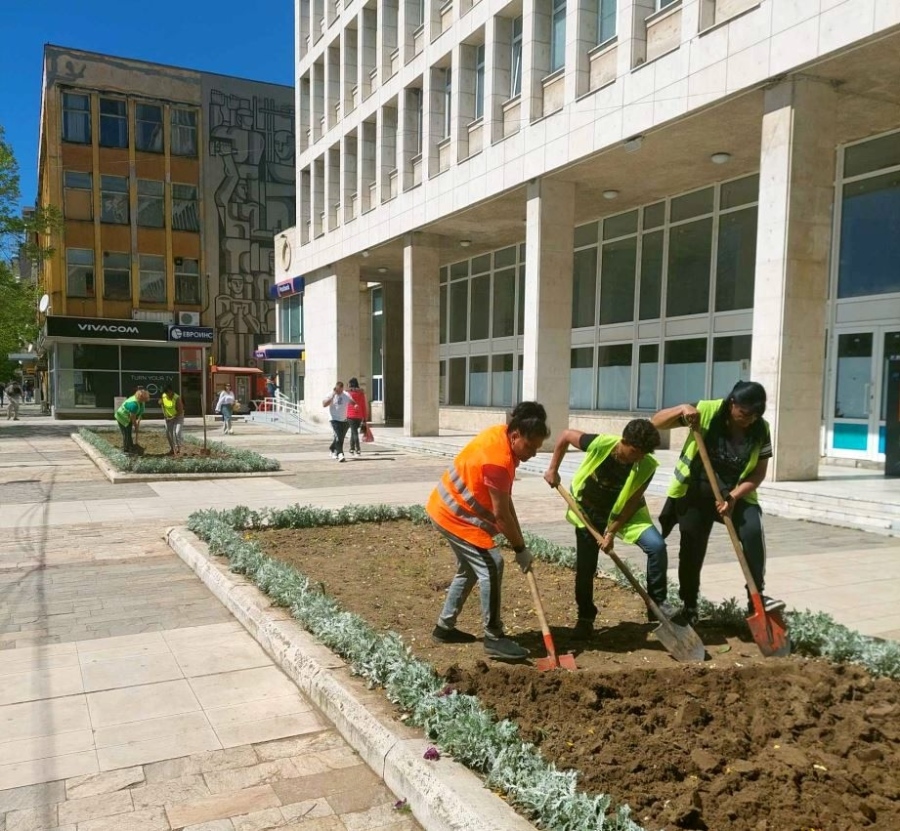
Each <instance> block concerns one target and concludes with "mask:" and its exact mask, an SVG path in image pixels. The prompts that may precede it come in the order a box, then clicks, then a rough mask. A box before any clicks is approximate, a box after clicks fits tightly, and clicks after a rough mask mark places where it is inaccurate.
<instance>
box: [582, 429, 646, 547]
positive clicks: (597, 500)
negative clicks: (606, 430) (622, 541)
mask: <svg viewBox="0 0 900 831" xmlns="http://www.w3.org/2000/svg"><path fill="white" fill-rule="evenodd" d="M596 438H597V434H596V433H594V434H591V433H585V434H584V435H583V436H582V437H581V441H580V443H579V444H580V447H581V449H582V450H585V451H586V450H587V449H588V447H590V445H591V442H593V441H594V439H596ZM632 466H633V465H632V464H631V463H628V464H622V463H621V462H617V461H616V460H615V458H614V457H613V454H612V453H610V454H609V455H608V456H607V457H606V458H605V459H604V460H603V461H602V462H601V463H600V464H599V465H598V466H597V468H596V470H594V472H593V473H592V474H591V475H590V476H588V478H587V479H586V480H585V482H584V487H583V488H582V490H581V493H580V494H579V495H578V502H579V504H580V505H581V507H582V509H583V510H584V512H585V513H586V514H587V518H588V519H589V520H590V521H591V523H592V524H594V525H596V526H597V528H598V529H599V530H603V529H604V528H606V525H607V523H608V522H609V514H610V512H611V511H612V509H613V505H615V504H616V500H617V499H618V498H619V494H620V493H621V492H622V488H624V487H625V482H626V481H627V479H628V475H629V474H630V473H631V468H632Z"/></svg>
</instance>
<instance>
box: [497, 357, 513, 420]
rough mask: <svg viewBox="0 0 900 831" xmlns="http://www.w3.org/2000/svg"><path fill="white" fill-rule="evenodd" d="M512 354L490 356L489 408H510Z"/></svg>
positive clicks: (511, 398) (511, 401)
mask: <svg viewBox="0 0 900 831" xmlns="http://www.w3.org/2000/svg"><path fill="white" fill-rule="evenodd" d="M513 357H514V356H513V354H512V353H511V352H510V353H507V354H503V355H492V356H491V406H492V407H510V406H512V403H513V383H514V381H515V375H514V374H513Z"/></svg>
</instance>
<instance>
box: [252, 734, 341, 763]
mask: <svg viewBox="0 0 900 831" xmlns="http://www.w3.org/2000/svg"><path fill="white" fill-rule="evenodd" d="M346 746H347V744H346V742H345V741H344V740H343V738H341V736H340V734H339V733H338V732H337V731H336V730H334V729H333V728H329V729H326V730H322V731H321V732H319V733H311V734H309V735H306V736H292V737H291V738H288V739H276V740H275V741H270V742H264V743H262V744H255V745H254V746H253V748H254V750H255V751H256V753H257V755H258V756H259V758H260V759H261V760H262V761H264V762H265V761H270V760H272V759H283V758H285V757H287V756H302V755H303V754H305V753H319V752H321V751H325V750H333V749H335V748H342V747H346Z"/></svg>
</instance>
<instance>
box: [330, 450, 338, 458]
mask: <svg viewBox="0 0 900 831" xmlns="http://www.w3.org/2000/svg"><path fill="white" fill-rule="evenodd" d="M331 458H332V459H336V458H337V453H335V452H334V451H333V450H332V451H331Z"/></svg>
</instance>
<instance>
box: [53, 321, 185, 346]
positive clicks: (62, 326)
mask: <svg viewBox="0 0 900 831" xmlns="http://www.w3.org/2000/svg"><path fill="white" fill-rule="evenodd" d="M167 328H168V327H167V326H166V324H165V323H157V322H155V321H149V320H114V319H110V318H103V317H59V316H57V315H51V316H50V317H48V318H47V336H48V337H57V338H76V339H78V340H85V339H92V338H103V339H105V340H156V341H165V340H167V337H166V334H167Z"/></svg>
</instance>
